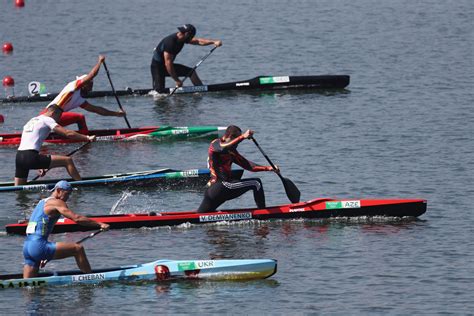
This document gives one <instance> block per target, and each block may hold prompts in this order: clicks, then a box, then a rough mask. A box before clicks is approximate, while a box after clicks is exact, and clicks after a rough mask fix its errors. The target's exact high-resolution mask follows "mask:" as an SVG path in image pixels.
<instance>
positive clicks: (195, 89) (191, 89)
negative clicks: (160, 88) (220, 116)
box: [176, 86, 207, 93]
mask: <svg viewBox="0 0 474 316" xmlns="http://www.w3.org/2000/svg"><path fill="white" fill-rule="evenodd" d="M206 91H207V86H189V87H180V88H178V89H177V90H176V93H190V92H206Z"/></svg>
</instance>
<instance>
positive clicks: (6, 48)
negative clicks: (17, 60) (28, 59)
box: [2, 42, 13, 54]
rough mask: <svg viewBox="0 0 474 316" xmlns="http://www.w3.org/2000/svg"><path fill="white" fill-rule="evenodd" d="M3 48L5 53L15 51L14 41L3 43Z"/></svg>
mask: <svg viewBox="0 0 474 316" xmlns="http://www.w3.org/2000/svg"><path fill="white" fill-rule="evenodd" d="M2 50H3V52H4V53H5V54H10V53H11V52H13V45H12V43H10V42H5V43H3V47H2Z"/></svg>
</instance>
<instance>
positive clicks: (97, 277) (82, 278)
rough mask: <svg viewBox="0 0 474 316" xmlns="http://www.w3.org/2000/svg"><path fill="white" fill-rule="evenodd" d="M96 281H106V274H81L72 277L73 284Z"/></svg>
mask: <svg viewBox="0 0 474 316" xmlns="http://www.w3.org/2000/svg"><path fill="white" fill-rule="evenodd" d="M94 280H105V274H104V273H92V274H81V275H73V276H72V282H83V281H94Z"/></svg>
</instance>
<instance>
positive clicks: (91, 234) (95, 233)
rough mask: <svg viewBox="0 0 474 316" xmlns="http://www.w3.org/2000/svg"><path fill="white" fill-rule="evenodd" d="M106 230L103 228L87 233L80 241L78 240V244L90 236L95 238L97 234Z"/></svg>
mask: <svg viewBox="0 0 474 316" xmlns="http://www.w3.org/2000/svg"><path fill="white" fill-rule="evenodd" d="M103 231H104V230H103V229H99V230H98V231H95V232H93V233H90V234H89V235H87V236H86V237H84V238H82V239H81V240H79V241H78V242H76V243H77V244H80V243H82V242H84V241H86V240H87V239H90V238H93V237H95V236H96V235H99V234H100V233H102V232H103Z"/></svg>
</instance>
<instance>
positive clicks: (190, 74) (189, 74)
mask: <svg viewBox="0 0 474 316" xmlns="http://www.w3.org/2000/svg"><path fill="white" fill-rule="evenodd" d="M216 48H217V46H214V48H212V49H211V50H210V51H209V53H207V54H206V56H204V57H203V58H202V59H201V60H200V61H199V62H198V63H197V64H196V65H195V66H194V67H193V69H191V71H190V72H189V73H188V74H187V75H186V77H184V79H183V81H181V82H182V83H184V81H186V79H188V78H189V77H191V76H192V75H193V73H194V72H195V71H196V68H197V67H199V66H200V65H201V64H202V63H203V61H205V60H206V59H207V57H209V56H210V55H211V54H212V52H213V51H214V50H215V49H216ZM176 90H178V87H176V88H174V90H173V91H172V92H171V93H170V94H169V97H170V96H172V95H173V94H174V93H175V92H176Z"/></svg>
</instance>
